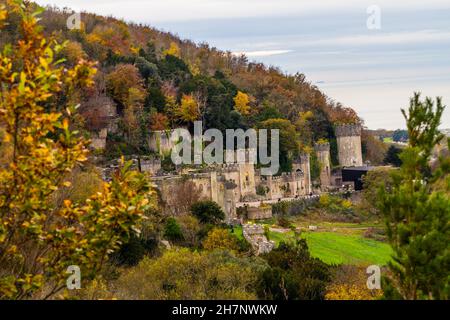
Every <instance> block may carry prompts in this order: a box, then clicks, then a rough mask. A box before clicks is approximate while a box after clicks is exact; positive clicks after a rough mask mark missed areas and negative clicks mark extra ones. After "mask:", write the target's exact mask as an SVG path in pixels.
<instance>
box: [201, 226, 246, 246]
mask: <svg viewBox="0 0 450 320" xmlns="http://www.w3.org/2000/svg"><path fill="white" fill-rule="evenodd" d="M203 248H205V249H206V250H216V249H228V250H235V251H237V250H238V249H239V247H238V244H237V239H236V237H234V236H233V235H232V234H230V231H229V230H227V229H222V228H213V229H212V230H210V231H209V232H208V234H207V236H206V238H205V239H204V240H203Z"/></svg>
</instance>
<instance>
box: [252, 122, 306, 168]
mask: <svg viewBox="0 0 450 320" xmlns="http://www.w3.org/2000/svg"><path fill="white" fill-rule="evenodd" d="M257 127H258V129H267V130H268V132H269V133H270V129H278V130H280V131H279V133H280V144H279V147H280V170H279V173H281V172H290V171H292V158H293V156H295V155H297V154H298V152H299V151H300V150H299V144H298V139H297V138H298V134H297V132H296V129H295V126H294V125H293V124H292V123H291V122H290V121H289V120H286V119H269V120H266V121H263V122H260V123H259V124H258V125H257ZM268 138H269V139H271V136H270V134H268ZM270 145H271V144H270V143H268V146H269V147H270ZM269 152H270V150H269Z"/></svg>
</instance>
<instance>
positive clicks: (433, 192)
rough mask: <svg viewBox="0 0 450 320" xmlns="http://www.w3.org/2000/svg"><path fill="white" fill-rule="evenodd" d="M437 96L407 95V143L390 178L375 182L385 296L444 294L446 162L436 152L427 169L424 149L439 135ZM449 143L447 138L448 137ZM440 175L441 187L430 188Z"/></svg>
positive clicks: (448, 201) (449, 254) (448, 256)
mask: <svg viewBox="0 0 450 320" xmlns="http://www.w3.org/2000/svg"><path fill="white" fill-rule="evenodd" d="M444 108H445V107H444V106H443V105H442V103H441V99H440V98H437V101H436V108H435V107H434V102H433V100H432V99H430V98H426V99H425V101H421V99H420V94H418V93H416V94H415V95H414V97H413V98H412V99H411V103H410V107H409V111H408V113H407V112H406V111H405V110H402V113H403V115H404V117H405V119H406V123H407V128H408V134H409V146H408V147H407V148H406V149H405V150H404V151H403V152H402V153H401V155H400V159H401V160H402V162H403V163H402V166H401V168H400V170H395V171H394V172H393V176H392V178H393V183H392V184H391V186H390V187H389V188H388V190H386V189H385V188H380V191H379V200H380V202H379V209H380V210H381V212H382V213H383V214H384V216H385V222H386V228H387V236H388V241H389V243H390V245H391V246H392V248H393V251H394V253H393V261H392V262H391V263H389V271H390V272H389V273H388V277H386V278H385V284H386V286H385V287H384V288H383V289H384V291H385V296H386V297H387V298H391V299H392V298H399V299H448V298H449V274H450V273H449V271H450V250H449V245H448V244H449V241H448V240H449V239H450V229H449V217H450V197H449V194H450V175H449V173H450V164H449V162H450V161H449V159H448V158H445V159H444V158H441V159H440V163H439V167H438V168H437V169H436V170H435V171H434V172H431V170H430V168H429V162H430V155H431V152H432V149H433V147H434V146H435V145H436V144H437V143H438V142H439V141H441V139H443V136H442V135H441V134H440V133H439V131H438V127H439V124H440V119H441V116H442V113H443V110H444ZM449 144H450V140H449ZM442 179H446V183H445V186H446V188H445V189H444V190H442V188H439V189H437V188H435V185H436V184H437V183H439V184H440V183H442Z"/></svg>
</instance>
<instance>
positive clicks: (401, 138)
mask: <svg viewBox="0 0 450 320" xmlns="http://www.w3.org/2000/svg"><path fill="white" fill-rule="evenodd" d="M392 140H394V141H395V142H406V141H408V131H407V130H400V129H397V130H395V131H394V134H393V135H392Z"/></svg>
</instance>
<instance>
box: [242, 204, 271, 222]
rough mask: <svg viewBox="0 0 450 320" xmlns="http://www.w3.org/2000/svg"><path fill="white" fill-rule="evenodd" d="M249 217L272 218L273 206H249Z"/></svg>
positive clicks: (251, 218) (258, 218) (252, 218)
mask: <svg viewBox="0 0 450 320" xmlns="http://www.w3.org/2000/svg"><path fill="white" fill-rule="evenodd" d="M247 218H248V219H250V220H263V219H270V218H272V206H260V207H247Z"/></svg>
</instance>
